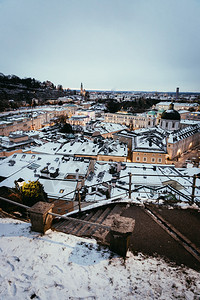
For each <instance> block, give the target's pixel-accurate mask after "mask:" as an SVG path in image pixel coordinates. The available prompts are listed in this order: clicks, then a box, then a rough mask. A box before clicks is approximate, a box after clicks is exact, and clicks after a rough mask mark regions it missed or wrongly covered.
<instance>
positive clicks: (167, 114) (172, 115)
mask: <svg viewBox="0 0 200 300" xmlns="http://www.w3.org/2000/svg"><path fill="white" fill-rule="evenodd" d="M161 119H164V120H177V121H180V119H181V116H180V114H179V112H178V111H177V110H175V109H174V104H173V103H171V104H170V105H169V108H168V109H167V110H165V111H164V112H163V113H162V115H161Z"/></svg>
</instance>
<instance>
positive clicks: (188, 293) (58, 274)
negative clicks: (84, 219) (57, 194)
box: [0, 218, 200, 300]
mask: <svg viewBox="0 0 200 300" xmlns="http://www.w3.org/2000/svg"><path fill="white" fill-rule="evenodd" d="M27 250H28V251H27ZM0 264H1V270H0V285H1V289H0V298H1V299H43V300H45V299H55V300H57V299H88V300H89V299H91V300H92V299H107V300H112V299H127V300H131V299H137V300H142V299H188V300H189V299H198V298H199V295H200V280H199V272H197V271H194V270H192V269H190V268H185V267H182V268H181V267H176V266H174V265H170V264H168V263H166V262H164V261H163V260H162V259H161V258H149V257H146V256H144V255H142V254H141V253H139V254H138V255H133V254H132V253H131V252H128V255H127V258H126V261H124V260H123V259H122V258H121V257H119V256H117V255H115V254H113V253H111V252H110V251H109V250H108V249H105V248H102V247H99V245H97V243H96V241H95V240H94V239H83V238H79V237H76V236H72V235H70V234H64V233H60V232H55V231H51V230H49V231H47V232H46V234H45V235H44V236H41V234H38V233H35V232H31V231H30V224H29V223H24V222H22V221H18V220H12V219H8V218H5V219H0Z"/></svg>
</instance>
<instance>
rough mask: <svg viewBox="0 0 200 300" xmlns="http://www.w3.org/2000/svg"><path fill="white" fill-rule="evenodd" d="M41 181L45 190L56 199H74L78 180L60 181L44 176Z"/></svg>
mask: <svg viewBox="0 0 200 300" xmlns="http://www.w3.org/2000/svg"><path fill="white" fill-rule="evenodd" d="M39 181H40V183H41V184H43V186H44V190H45V192H46V193H47V194H48V196H49V197H52V198H56V199H58V198H60V197H61V199H62V200H66V199H72V198H73V196H74V191H75V190H76V185H77V182H76V181H66V180H65V181H60V180H49V179H42V178H41V179H39ZM69 193H71V194H69ZM67 194H69V195H67Z"/></svg>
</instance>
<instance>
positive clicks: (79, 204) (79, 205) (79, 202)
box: [78, 189, 81, 212]
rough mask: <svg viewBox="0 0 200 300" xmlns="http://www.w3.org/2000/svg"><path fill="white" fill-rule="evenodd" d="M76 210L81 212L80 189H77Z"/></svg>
mask: <svg viewBox="0 0 200 300" xmlns="http://www.w3.org/2000/svg"><path fill="white" fill-rule="evenodd" d="M78 209H79V212H81V195H80V189H78Z"/></svg>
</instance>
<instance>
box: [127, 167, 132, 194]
mask: <svg viewBox="0 0 200 300" xmlns="http://www.w3.org/2000/svg"><path fill="white" fill-rule="evenodd" d="M128 175H129V192H128V197H129V199H131V178H132V173H130V172H129V173H128Z"/></svg>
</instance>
